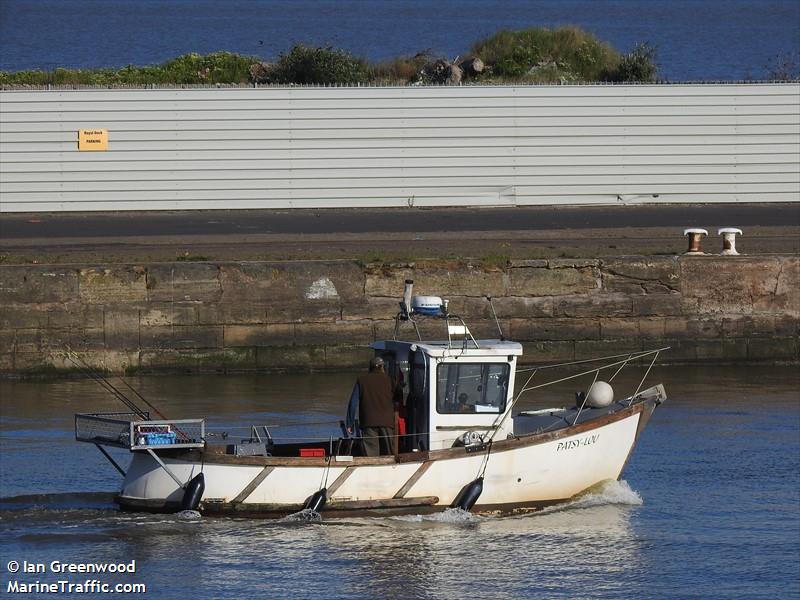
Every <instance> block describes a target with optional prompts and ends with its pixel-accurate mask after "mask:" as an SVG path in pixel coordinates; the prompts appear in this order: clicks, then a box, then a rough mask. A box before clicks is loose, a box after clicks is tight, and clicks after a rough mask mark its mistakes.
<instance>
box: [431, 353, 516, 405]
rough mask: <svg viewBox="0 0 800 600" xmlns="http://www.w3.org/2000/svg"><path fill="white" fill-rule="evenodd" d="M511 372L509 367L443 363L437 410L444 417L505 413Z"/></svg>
mask: <svg viewBox="0 0 800 600" xmlns="http://www.w3.org/2000/svg"><path fill="white" fill-rule="evenodd" d="M508 371H509V366H508V363H440V364H439V366H438V367H437V370H436V384H437V385H436V410H437V411H438V412H439V413H444V414H471V413H495V414H497V413H501V412H503V411H504V410H505V408H506V396H507V390H508Z"/></svg>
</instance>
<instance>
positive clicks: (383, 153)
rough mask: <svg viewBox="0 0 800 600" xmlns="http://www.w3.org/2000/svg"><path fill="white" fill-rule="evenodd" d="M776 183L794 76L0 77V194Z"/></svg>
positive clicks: (568, 192)
mask: <svg viewBox="0 0 800 600" xmlns="http://www.w3.org/2000/svg"><path fill="white" fill-rule="evenodd" d="M88 128H95V129H108V131H109V149H108V151H107V152H79V151H78V144H77V137H78V130H79V129H88ZM783 201H800V84H797V83H787V84H701V85H615V86H520V87H511V86H491V87H489V86H463V87H364V88H314V87H299V88H277V87H276V88H273V87H266V88H190V89H139V90H137V89H83V90H37V91H30V90H6V91H2V92H0V211H3V212H49V211H61V210H73V211H88V210H104V211H108V210H156V209H170V210H175V209H209V208H210V209H213V208H225V209H231V208H292V207H302V208H311V207H313V208H317V207H322V208H324V207H359V206H408V205H413V206H426V205H427V206H433V205H437V206H447V205H481V204H485V205H490V204H491V205H514V204H517V205H523V204H618V203H620V202H623V203H624V202H783Z"/></svg>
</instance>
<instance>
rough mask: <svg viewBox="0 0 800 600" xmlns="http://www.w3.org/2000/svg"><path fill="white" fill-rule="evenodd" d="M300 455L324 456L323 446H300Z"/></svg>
mask: <svg viewBox="0 0 800 600" xmlns="http://www.w3.org/2000/svg"><path fill="white" fill-rule="evenodd" d="M300 456H302V457H303V458H312V457H315V458H322V457H324V456H325V449H324V448H300Z"/></svg>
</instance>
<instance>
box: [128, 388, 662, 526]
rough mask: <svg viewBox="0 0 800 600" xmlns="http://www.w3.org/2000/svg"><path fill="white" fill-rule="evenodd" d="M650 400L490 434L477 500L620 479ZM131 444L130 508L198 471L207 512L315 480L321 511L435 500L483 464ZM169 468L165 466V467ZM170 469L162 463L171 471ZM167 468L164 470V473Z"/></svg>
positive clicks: (512, 500) (552, 498)
mask: <svg viewBox="0 0 800 600" xmlns="http://www.w3.org/2000/svg"><path fill="white" fill-rule="evenodd" d="M654 408H655V404H654V403H652V402H649V401H645V402H641V403H637V404H634V405H633V406H630V407H628V408H626V409H623V410H621V411H618V412H616V413H614V414H610V415H606V416H605V417H602V418H599V419H597V420H595V421H587V422H584V423H580V424H578V425H577V426H573V427H566V428H562V429H560V430H558V431H554V432H549V433H540V434H534V435H529V436H525V437H520V438H512V439H509V440H503V441H496V442H495V443H494V444H493V445H492V447H491V451H490V456H489V459H488V463H487V466H486V470H485V474H484V485H483V492H482V494H481V496H480V498H479V500H478V503H477V504H476V506H475V508H474V510H477V511H481V510H483V511H489V510H503V511H513V510H515V509H520V508H536V507H541V506H544V505H548V504H554V503H558V502H563V501H566V500H568V499H570V498H572V497H574V496H576V495H578V494H580V493H581V492H583V491H585V490H587V489H589V488H591V487H593V486H595V485H597V484H598V483H600V482H602V481H606V480H609V479H611V480H614V479H618V478H619V477H620V476H621V475H622V471H623V469H624V467H625V464H626V462H627V460H628V457H629V456H630V454H631V452H632V451H633V448H634V445H635V443H636V440H637V438H638V435H639V433H640V432H641V430H642V429H643V427H644V425H645V424H646V422H647V421H648V420H649V417H650V415H651V413H652V411H653V409H654ZM159 458H160V459H161V460H162V461H163V463H164V465H165V466H166V467H167V468H166V469H165V468H164V467H162V466H161V465H160V464H159V463H158V462H157V461H156V460H155V459H154V458H153V457H152V456H151V455H150V454H148V453H146V452H135V453H134V457H133V461H132V463H131V465H130V468H129V469H128V471H127V474H126V477H125V481H124V483H123V487H122V491H121V493H120V495H119V497H118V503H119V504H120V506H121V507H122V508H124V509H131V510H154V511H168V510H175V508H176V507H177V506H179V505H180V502H181V499H182V497H183V494H184V490H183V488H182V487H180V486H179V485H178V484H177V483H176V481H175V480H174V479H173V476H174V477H175V478H176V479H178V480H180V481H183V482H188V481H189V480H191V479H192V478H193V477H194V476H196V475H197V474H198V473H200V472H202V473H203V474H204V478H205V493H204V495H203V499H202V503H201V507H200V508H201V510H202V511H204V512H208V513H215V512H218V513H225V512H249V513H264V514H275V515H279V514H289V513H291V512H295V511H297V510H299V509H301V508H302V507H303V505H304V503H305V502H306V500H307V499H308V498H309V497H310V496H312V495H313V494H314V493H315V492H317V491H318V490H319V489H320V488H321V487H326V488H327V489H328V504H327V507H326V514H329V513H330V514H334V513H335V512H336V511H341V512H348V511H364V510H367V511H371V510H385V511H389V510H413V511H415V512H418V511H424V510H441V509H443V508H446V507H448V506H450V505H451V503H452V502H453V500H454V499H455V498H456V496H457V495H458V493H459V492H460V490H461V489H462V488H463V487H464V486H465V485H466V484H468V483H469V482H471V481H473V480H474V479H476V478H477V477H478V476H479V475H480V474H481V471H482V465H483V462H484V460H485V459H486V451H485V450H483V451H479V452H475V453H468V452H467V451H466V450H465V449H464V448H463V447H462V448H453V449H447V450H441V451H431V452H428V453H408V454H404V455H400V456H398V457H397V458H395V457H380V458H360V457H355V458H353V457H336V456H333V457H331V458H330V460H328V459H327V458H282V457H234V456H230V455H225V454H222V453H214V452H212V451H210V450H206V451H202V452H198V451H194V452H180V453H178V452H174V453H172V454H170V453H159ZM167 469H168V470H167ZM168 471H169V472H168ZM170 473H171V474H170Z"/></svg>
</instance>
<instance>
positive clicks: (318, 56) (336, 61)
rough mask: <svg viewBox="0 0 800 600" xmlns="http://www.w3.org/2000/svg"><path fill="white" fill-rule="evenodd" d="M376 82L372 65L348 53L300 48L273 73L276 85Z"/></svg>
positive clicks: (277, 64)
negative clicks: (373, 77)
mask: <svg viewBox="0 0 800 600" xmlns="http://www.w3.org/2000/svg"><path fill="white" fill-rule="evenodd" d="M371 79H372V72H371V69H370V67H369V64H368V63H367V62H366V61H364V60H361V59H359V58H355V57H353V56H352V55H350V54H349V53H347V52H345V51H344V50H338V49H334V48H331V47H330V46H327V47H324V48H312V47H310V46H304V45H302V44H297V45H296V46H295V47H294V48H292V49H291V50H290V51H289V52H288V53H286V54H281V56H280V58H278V61H277V62H276V63H275V66H274V67H273V69H272V80H273V81H274V82H275V83H300V84H311V85H345V84H353V83H368V82H369V81H371Z"/></svg>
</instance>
